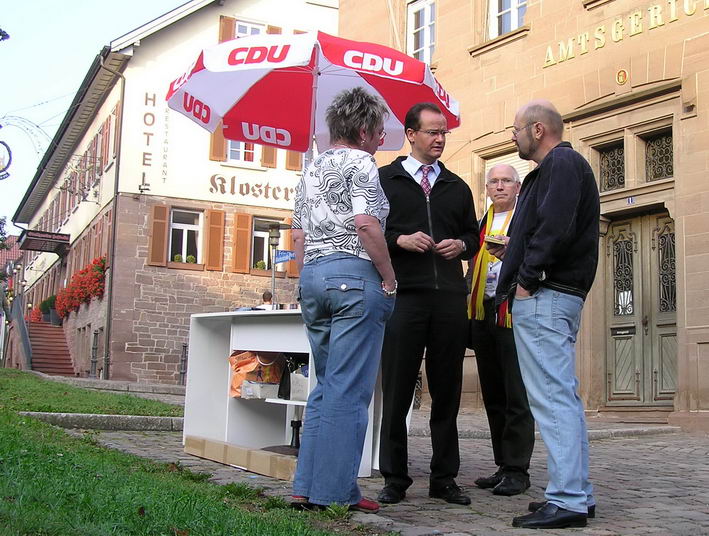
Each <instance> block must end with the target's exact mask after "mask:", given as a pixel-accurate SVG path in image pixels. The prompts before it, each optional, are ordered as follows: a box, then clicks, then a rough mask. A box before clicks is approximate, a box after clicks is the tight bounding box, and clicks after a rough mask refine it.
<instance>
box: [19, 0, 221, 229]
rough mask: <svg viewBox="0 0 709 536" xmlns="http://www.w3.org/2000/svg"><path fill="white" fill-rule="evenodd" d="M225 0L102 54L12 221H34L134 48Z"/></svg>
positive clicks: (140, 31)
mask: <svg viewBox="0 0 709 536" xmlns="http://www.w3.org/2000/svg"><path fill="white" fill-rule="evenodd" d="M214 2H220V3H221V0H192V1H191V2H186V3H185V4H182V5H181V6H178V7H176V8H175V9H173V10H171V11H169V12H167V13H165V14H164V15H162V16H160V17H158V18H156V19H153V20H151V21H150V22H147V23H146V24H144V25H142V26H140V27H138V28H136V29H135V30H133V31H131V32H128V33H127V34H125V35H123V36H121V37H119V38H118V39H115V40H113V41H111V44H110V46H105V47H103V48H102V49H101V51H100V52H99V53H98V55H97V56H96V58H95V59H94V61H93V63H92V64H91V66H90V67H89V70H88V71H87V72H86V76H85V77H84V80H83V81H82V83H81V85H80V86H79V90H78V91H77V92H76V95H75V97H74V100H73V101H72V102H71V104H70V105H69V108H68V111H67V113H66V115H65V116H64V119H63V120H62V122H61V124H60V125H59V128H58V129H57V132H56V134H55V135H54V138H53V139H52V141H51V142H50V144H49V148H48V149H47V151H46V152H45V153H44V156H43V158H42V160H41V162H40V163H39V166H37V172H36V173H35V176H34V178H33V179H32V182H31V183H30V185H29V187H28V188H27V191H26V192H25V195H24V197H23V198H22V201H21V202H20V204H19V205H18V207H17V210H16V211H15V214H14V216H13V217H12V221H13V222H16V223H30V220H31V219H32V217H33V216H34V214H35V213H36V212H37V210H38V209H39V207H40V206H41V205H42V203H43V202H44V200H45V199H46V197H47V195H48V193H49V191H50V190H51V188H52V186H53V185H54V184H55V183H56V182H57V180H59V179H60V178H61V177H60V175H61V174H62V172H63V170H64V168H65V167H66V165H67V162H68V161H69V160H70V159H71V157H72V156H73V154H74V151H75V150H76V147H77V146H78V144H79V143H80V142H81V139H82V138H83V136H84V135H85V134H86V131H87V130H88V128H89V126H90V125H91V122H92V121H93V119H94V117H95V116H96V112H97V110H98V109H99V107H100V106H101V104H103V102H104V100H105V98H106V97H107V95H108V94H109V92H110V91H111V89H112V88H113V86H114V85H115V84H116V82H117V81H118V79H119V77H120V74H119V73H121V72H122V71H123V70H124V69H125V66H126V64H127V63H128V61H130V58H131V56H132V53H133V52H132V46H133V45H134V44H138V43H139V42H140V40H141V39H145V38H146V37H148V36H149V35H152V34H154V33H155V32H158V31H159V30H161V29H162V28H164V27H166V26H168V25H170V24H173V23H175V22H177V21H179V20H180V19H183V18H184V17H186V16H188V15H190V14H192V13H194V12H195V11H197V10H199V9H201V8H203V7H204V6H206V5H209V4H212V3H214Z"/></svg>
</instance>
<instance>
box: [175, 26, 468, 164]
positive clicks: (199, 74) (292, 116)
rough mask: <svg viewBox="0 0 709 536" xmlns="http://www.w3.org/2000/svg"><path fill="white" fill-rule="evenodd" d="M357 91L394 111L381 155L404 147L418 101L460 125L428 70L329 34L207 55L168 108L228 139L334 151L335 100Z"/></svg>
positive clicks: (257, 42)
mask: <svg viewBox="0 0 709 536" xmlns="http://www.w3.org/2000/svg"><path fill="white" fill-rule="evenodd" d="M356 86H361V87H364V88H365V89H366V90H367V91H368V92H370V93H372V94H375V95H379V96H380V97H381V98H382V99H383V100H384V102H386V104H387V106H388V107H389V111H390V115H389V118H388V119H387V121H386V123H385V125H384V129H385V131H386V133H387V135H386V138H385V139H384V143H383V144H382V146H381V147H380V149H384V150H398V149H401V147H402V146H403V144H404V141H405V133H404V117H405V116H406V112H407V111H408V109H409V108H410V107H411V106H413V105H414V104H416V103H418V102H434V103H437V104H438V105H439V106H440V108H441V110H442V111H443V113H444V114H445V115H446V118H447V119H448V128H455V127H457V126H458V125H459V124H460V117H459V112H458V102H457V101H456V100H454V99H453V98H452V97H451V96H450V95H448V93H446V91H445V90H444V89H443V88H442V87H441V85H440V84H439V83H438V81H437V80H436V78H435V77H434V76H433V74H432V73H431V70H430V69H429V68H428V65H426V64H425V63H423V62H421V61H419V60H416V59H414V58H411V57H410V56H407V55H406V54H403V53H402V52H399V51H398V50H394V49H392V48H389V47H386V46H382V45H377V44H374V43H364V42H358V41H350V40H347V39H342V38H339V37H334V36H332V35H328V34H325V33H322V32H317V33H316V32H311V33H304V34H294V35H273V34H266V35H254V36H249V37H242V38H239V39H234V40H231V41H227V42H224V43H221V44H219V45H216V46H213V47H211V48H207V49H204V50H203V51H202V52H201V53H200V54H199V57H198V58H197V60H196V61H195V62H194V63H193V64H192V66H191V67H190V68H189V69H188V70H187V72H185V74H183V75H182V76H180V77H179V78H178V79H177V80H175V81H173V82H172V83H171V84H170V88H169V91H168V93H167V97H166V99H167V102H168V106H169V107H170V108H172V109H173V110H176V111H178V112H180V113H182V114H184V115H185V116H187V117H189V118H190V119H191V120H192V121H194V122H195V123H197V124H198V125H200V126H202V127H203V128H206V129H207V130H209V131H210V132H214V131H215V129H216V128H217V127H218V126H219V124H220V122H222V123H223V126H224V130H223V132H224V136H225V137H226V138H227V139H231V140H237V141H243V142H253V143H258V144H261V145H271V146H274V147H280V148H282V149H290V150H294V151H300V152H305V151H307V150H308V149H309V147H310V142H311V140H312V138H313V135H315V138H316V141H317V144H318V148H319V149H320V150H321V151H322V150H323V149H324V148H327V147H328V146H329V132H328V129H327V125H326V123H325V111H326V109H327V106H328V105H329V104H330V102H331V101H332V99H333V97H334V96H335V95H336V94H337V93H339V92H340V91H342V90H343V89H350V88H353V87H356Z"/></svg>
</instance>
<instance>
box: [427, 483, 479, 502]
mask: <svg viewBox="0 0 709 536" xmlns="http://www.w3.org/2000/svg"><path fill="white" fill-rule="evenodd" d="M428 496H429V497H433V498H434V499H443V500H444V501H446V502H447V503H451V504H462V505H466V506H467V505H468V504H470V497H468V496H467V495H465V494H464V493H463V490H461V489H460V488H459V487H458V486H457V484H448V485H447V486H446V487H445V488H440V489H431V490H429V491H428Z"/></svg>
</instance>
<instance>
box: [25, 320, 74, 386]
mask: <svg viewBox="0 0 709 536" xmlns="http://www.w3.org/2000/svg"><path fill="white" fill-rule="evenodd" d="M29 334H30V343H31V344H32V370H37V371H39V372H43V373H45V374H52V375H58V376H76V371H75V370H74V364H73V363H72V361H71V354H70V353H69V347H68V346H67V344H66V338H65V337H64V330H63V329H62V327H61V326H54V325H52V324H48V323H46V322H30V323H29Z"/></svg>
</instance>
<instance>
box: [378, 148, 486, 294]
mask: <svg viewBox="0 0 709 536" xmlns="http://www.w3.org/2000/svg"><path fill="white" fill-rule="evenodd" d="M405 159H406V157H405V156H401V157H399V158H397V159H396V160H394V162H392V163H391V164H389V165H387V166H383V167H381V168H379V179H380V181H381V184H382V188H383V189H384V193H385V194H386V196H387V198H388V199H389V203H390V204H391V210H390V212H389V216H387V221H386V231H385V233H384V234H385V237H386V241H387V245H388V246H389V254H390V256H391V262H392V264H393V266H394V272H395V273H396V279H397V282H398V285H399V290H400V291H406V290H442V291H448V292H456V293H462V294H465V293H466V292H467V288H466V284H465V280H464V278H463V267H462V264H461V260H467V259H469V258H470V256H471V255H474V254H475V252H476V251H477V250H478V247H479V242H478V222H477V219H476V217H475V205H474V204H473V195H472V193H471V192H470V188H469V187H468V185H467V184H465V182H464V181H463V179H461V178H460V177H458V176H457V175H455V174H454V173H451V172H450V171H448V170H447V169H446V168H445V166H444V165H443V164H442V163H441V162H440V161H439V162H438V165H439V166H440V167H441V172H440V174H439V175H438V177H437V178H436V182H434V183H433V188H432V189H431V194H430V197H429V200H428V202H427V200H426V196H425V194H424V193H423V190H422V189H421V186H419V184H418V183H417V182H416V181H415V180H414V179H413V178H412V177H411V175H409V174H408V173H407V172H406V171H405V170H404V168H403V166H402V165H401V162H402V161H403V160H405ZM417 231H422V232H424V233H426V234H427V235H429V236H431V237H432V238H433V240H434V241H435V242H440V241H441V240H444V239H446V238H455V239H460V240H462V241H463V242H465V248H466V249H465V251H464V252H463V253H462V254H461V255H460V256H459V257H456V258H455V259H451V260H445V259H444V258H443V257H441V256H440V255H437V254H435V253H434V252H433V251H427V252H424V253H414V252H411V251H407V250H405V249H403V248H401V247H399V246H398V245H397V243H396V240H397V238H399V236H400V235H410V234H414V233H415V232H417Z"/></svg>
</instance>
